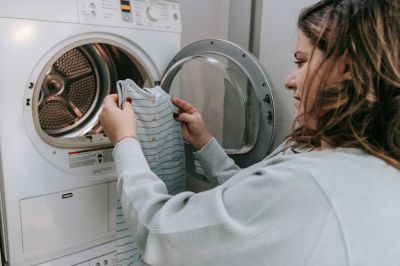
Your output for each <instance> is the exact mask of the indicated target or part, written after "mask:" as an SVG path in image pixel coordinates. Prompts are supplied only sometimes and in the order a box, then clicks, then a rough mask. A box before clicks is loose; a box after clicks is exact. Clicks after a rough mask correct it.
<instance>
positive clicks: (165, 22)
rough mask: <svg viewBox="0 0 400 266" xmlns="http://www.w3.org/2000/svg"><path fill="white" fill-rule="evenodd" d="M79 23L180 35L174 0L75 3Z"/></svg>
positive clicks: (101, 0)
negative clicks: (170, 32) (178, 33)
mask: <svg viewBox="0 0 400 266" xmlns="http://www.w3.org/2000/svg"><path fill="white" fill-rule="evenodd" d="M77 1H78V12H79V22H80V23H82V24H94V25H104V26H117V27H129V28H142V29H150V30H159V31H172V32H181V31H182V27H181V18H180V9H179V2H178V1H176V0H175V1H174V0H77Z"/></svg>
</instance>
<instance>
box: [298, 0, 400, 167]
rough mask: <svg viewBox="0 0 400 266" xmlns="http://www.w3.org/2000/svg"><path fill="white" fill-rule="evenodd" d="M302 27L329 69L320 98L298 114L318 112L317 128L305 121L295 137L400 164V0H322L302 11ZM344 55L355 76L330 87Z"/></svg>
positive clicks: (316, 145) (299, 140)
mask: <svg viewBox="0 0 400 266" xmlns="http://www.w3.org/2000/svg"><path fill="white" fill-rule="evenodd" d="M298 29H299V30H301V31H302V32H303V33H304V34H305V36H307V37H308V39H309V40H310V41H311V43H312V44H313V45H314V50H315V49H320V50H322V51H323V54H324V60H323V62H322V63H321V64H326V65H325V67H326V68H324V69H327V70H326V71H325V72H326V73H323V74H322V75H321V76H322V79H321V82H320V83H319V84H318V87H319V88H320V89H319V90H318V92H317V95H316V98H315V99H316V100H315V101H313V102H312V103H311V102H307V101H306V103H305V104H306V105H308V108H306V110H308V111H307V112H305V113H304V114H300V115H298V117H297V118H296V121H297V122H299V121H307V119H309V118H310V117H311V114H313V115H316V116H317V117H318V122H317V127H316V128H313V129H311V128H309V127H307V125H300V126H299V127H298V128H296V129H295V130H294V131H293V133H292V135H291V139H292V140H294V141H297V142H300V143H303V144H306V145H308V146H312V147H319V146H320V145H321V141H324V142H326V143H328V144H329V145H330V146H332V147H355V148H361V149H363V150H365V151H367V152H368V153H370V154H372V155H374V156H376V157H379V158H381V159H383V160H384V161H386V162H387V163H388V164H390V165H392V166H394V167H396V168H397V169H400V0H322V1H320V2H318V3H316V4H314V5H312V6H310V7H308V8H306V9H304V10H303V11H302V12H301V14H300V16H299V19H298ZM343 56H347V57H348V58H349V60H350V61H351V66H349V71H350V73H351V76H352V79H351V80H346V81H343V82H342V84H340V85H337V86H327V80H328V76H329V71H330V70H331V69H333V65H334V64H335V60H336V61H337V60H339V59H340V58H342V57H343ZM310 78H311V80H312V79H313V77H310ZM305 93H306V94H307V92H305ZM308 98H309V97H307V95H306V97H305V99H308ZM300 116H301V118H300Z"/></svg>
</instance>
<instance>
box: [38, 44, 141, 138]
mask: <svg viewBox="0 0 400 266" xmlns="http://www.w3.org/2000/svg"><path fill="white" fill-rule="evenodd" d="M45 71H46V72H45V73H46V74H45V77H44V79H43V82H42V84H41V87H40V92H39V97H38V101H37V105H36V106H37V108H38V109H37V110H38V120H39V124H40V127H41V129H42V130H43V131H44V132H45V133H46V134H48V135H49V136H51V137H56V138H59V137H76V136H83V135H85V134H91V133H99V131H101V128H99V125H98V119H97V117H98V114H99V113H100V111H101V106H102V102H103V99H104V97H105V96H106V95H108V94H110V93H114V92H115V82H116V81H117V80H119V79H126V78H130V79H133V80H134V81H135V82H136V83H138V84H139V85H140V86H143V85H144V83H145V81H146V80H147V79H148V76H147V75H146V74H145V73H144V71H143V67H141V66H138V63H137V61H136V60H135V59H134V58H133V57H132V56H130V55H128V54H127V53H126V52H124V51H123V50H122V49H120V48H118V47H115V46H112V45H109V44H99V43H91V44H86V45H82V46H79V47H75V48H73V49H71V50H69V51H68V52H66V53H64V54H62V55H61V56H60V57H59V58H58V59H57V60H56V61H55V63H54V64H53V65H52V66H51V67H50V69H47V70H45Z"/></svg>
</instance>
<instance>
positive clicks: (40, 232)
mask: <svg viewBox="0 0 400 266" xmlns="http://www.w3.org/2000/svg"><path fill="white" fill-rule="evenodd" d="M20 210H21V222H22V237H23V246H24V253H25V254H29V253H33V252H38V251H42V250H47V249H56V248H59V247H65V246H71V245H74V244H78V243H82V242H84V241H87V240H91V239H94V238H96V236H99V235H100V234H104V233H107V232H108V220H109V217H108V184H107V183H105V184H99V185H94V186H89V187H84V188H79V189H75V190H70V191H64V192H60V193H54V194H49V195H44V196H40V197H35V198H29V199H25V200H22V201H21V202H20Z"/></svg>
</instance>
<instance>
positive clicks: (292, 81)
mask: <svg viewBox="0 0 400 266" xmlns="http://www.w3.org/2000/svg"><path fill="white" fill-rule="evenodd" d="M285 87H286V89H288V90H295V89H297V85H296V78H295V75H294V73H293V71H292V72H291V73H290V74H289V75H288V77H287V78H286V81H285Z"/></svg>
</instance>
